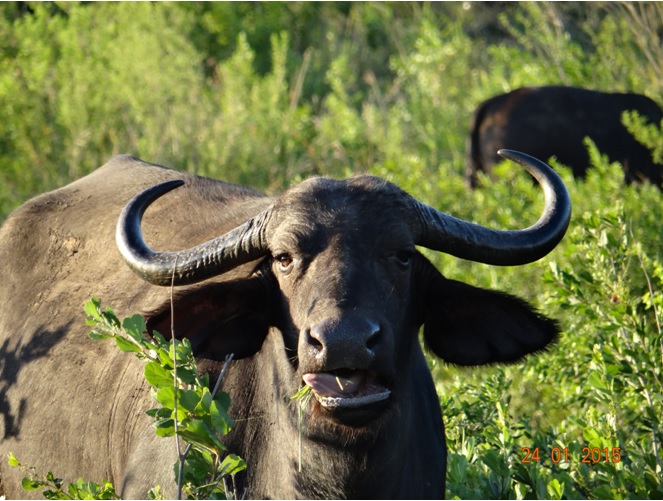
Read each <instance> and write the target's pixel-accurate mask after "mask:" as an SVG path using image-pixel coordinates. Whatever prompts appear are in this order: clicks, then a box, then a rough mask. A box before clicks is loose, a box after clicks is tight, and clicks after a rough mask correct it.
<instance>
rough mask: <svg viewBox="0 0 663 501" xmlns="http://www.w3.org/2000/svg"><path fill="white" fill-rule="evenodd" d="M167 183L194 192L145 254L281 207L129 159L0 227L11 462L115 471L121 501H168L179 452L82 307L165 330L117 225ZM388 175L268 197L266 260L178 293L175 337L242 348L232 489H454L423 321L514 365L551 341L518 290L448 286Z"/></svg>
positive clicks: (135, 374)
mask: <svg viewBox="0 0 663 501" xmlns="http://www.w3.org/2000/svg"><path fill="white" fill-rule="evenodd" d="M174 178H182V179H185V180H186V185H185V187H184V188H180V189H178V190H175V191H173V192H172V193H170V194H168V195H167V196H164V197H163V198H160V199H159V200H157V201H156V202H155V203H154V204H153V205H152V206H151V207H150V208H149V209H148V210H147V212H146V214H145V217H144V219H143V224H142V227H143V231H144V234H145V239H146V241H147V243H148V244H149V245H150V247H152V248H154V249H159V250H178V249H183V248H189V247H191V246H192V245H196V244H198V243H200V242H204V241H206V240H208V239H210V238H212V237H214V236H216V235H218V234H221V233H223V232H226V231H228V230H230V229H232V228H234V227H236V226H238V225H239V224H241V223H242V222H244V221H245V220H246V219H247V218H248V217H250V216H253V215H255V214H257V213H259V212H260V211H262V210H263V209H265V208H266V207H267V206H269V205H270V204H272V203H273V202H274V200H273V199H269V198H266V197H263V196H261V195H259V194H257V193H255V192H252V191H250V190H247V189H244V188H240V187H236V186H232V185H228V184H225V183H221V182H218V181H213V180H207V179H202V178H195V177H193V176H190V175H187V174H183V173H180V172H177V171H172V170H168V169H165V168H161V167H158V166H153V165H150V164H145V163H143V162H141V161H139V160H137V159H134V158H132V157H126V156H124V157H116V158H114V159H112V160H111V161H110V162H109V163H108V164H106V165H105V166H104V167H102V168H100V169H99V170H97V171H96V172H94V173H93V174H91V175H90V176H87V177H86V178H83V179H81V180H79V181H77V182H76V183H73V184H71V185H69V186H67V187H65V188H63V189H61V190H58V191H55V192H52V193H49V194H46V195H42V196H41V197H38V198H36V199H33V200H31V201H30V202H28V203H26V204H25V205H24V206H23V207H21V208H20V209H18V210H17V211H16V212H15V213H14V214H12V216H10V218H9V219H8V221H7V222H6V223H5V224H4V226H3V227H2V230H0V263H2V266H3V271H4V279H3V281H2V283H1V284H0V304H2V305H3V306H2V308H3V313H2V315H1V316H0V353H1V356H2V360H3V361H4V362H3V364H2V366H0V370H2V374H1V376H2V377H1V379H0V391H1V393H0V414H1V415H2V419H0V423H2V425H1V426H2V427H0V433H1V434H2V444H1V445H0V453H1V454H2V455H3V456H4V455H5V454H6V452H7V451H12V452H14V453H15V454H16V455H17V457H18V458H19V459H20V460H22V461H23V462H25V463H26V464H30V465H34V466H36V467H37V469H38V471H47V470H48V469H53V470H55V471H56V472H57V473H58V474H59V475H62V476H65V477H66V478H67V479H68V480H75V479H76V478H78V477H79V476H83V477H85V478H87V479H91V480H97V481H99V480H101V479H109V480H111V481H112V482H114V483H115V485H116V487H117V490H118V492H120V493H121V495H122V496H123V497H127V498H136V497H138V498H140V497H144V496H145V493H146V490H147V489H148V488H149V487H151V486H153V485H155V484H161V485H162V486H163V487H165V488H166V494H167V495H169V496H173V495H174V490H173V489H174V484H173V483H172V479H173V476H172V464H173V463H174V461H175V449H174V446H173V444H172V442H171V441H168V440H162V439H157V438H156V437H155V436H154V432H153V429H152V427H151V424H150V421H149V418H147V416H145V415H144V410H146V409H148V408H150V407H151V406H152V404H151V402H150V398H151V397H150V396H149V391H148V389H147V387H146V384H145V383H144V382H143V380H142V363H141V362H140V361H138V360H136V359H134V357H132V356H130V355H127V354H125V353H121V352H119V350H117V348H116V347H115V346H114V345H112V343H103V342H94V341H91V340H89V339H88V338H87V336H86V333H87V330H88V328H87V327H86V326H85V324H84V314H83V312H82V305H83V303H84V301H86V300H87V299H89V298H90V297H91V296H93V295H96V296H99V297H100V298H101V299H102V302H103V304H106V305H110V306H112V307H113V308H114V309H115V310H116V313H118V315H119V316H123V315H128V314H131V313H134V312H136V311H143V312H146V315H147V320H148V326H149V328H150V329H156V330H159V331H160V332H162V333H168V332H169V330H170V329H169V325H170V309H169V302H168V295H169V291H168V289H167V288H163V287H156V286H152V285H149V284H147V283H146V282H144V281H143V280H141V279H140V278H139V277H137V276H136V275H134V274H133V273H132V272H131V271H130V270H129V268H128V267H127V266H126V265H125V264H124V262H123V261H122V258H121V257H120V255H119V253H118V251H117V249H116V248H115V245H114V231H115V224H116V221H117V219H118V215H119V213H120V211H121V210H122V208H123V207H124V205H125V204H126V202H127V201H128V200H129V199H130V198H131V197H132V196H133V195H135V194H136V193H138V192H139V191H141V190H143V189H144V188H146V187H149V186H152V185H154V184H156V183H159V182H161V181H163V180H166V179H174ZM390 186H391V185H387V184H386V183H384V182H383V181H381V180H377V179H375V178H370V177H358V178H353V179H352V180H348V181H347V182H337V181H330V180H324V179H312V180H309V181H306V182H305V183H302V184H301V185H298V186H296V187H294V188H292V189H291V190H289V191H288V192H286V193H285V194H284V195H283V196H282V197H280V198H279V199H278V200H277V201H276V203H277V204H279V206H282V207H285V208H287V209H288V210H284V211H280V214H287V216H281V219H280V220H278V221H276V224H277V230H276V231H274V235H275V236H274V239H273V241H271V242H270V254H269V255H268V256H266V257H264V258H262V259H259V260H256V261H253V262H250V263H246V264H244V265H241V266H239V267H237V268H235V269H233V270H231V271H229V272H227V273H225V274H223V275H222V276H219V277H215V278H213V279H210V280H206V281H204V282H202V283H200V284H197V285H191V286H185V287H180V288H178V289H177V291H176V294H175V299H174V311H175V313H174V315H175V332H176V335H177V336H178V337H180V336H187V337H189V338H190V339H191V341H192V344H193V345H194V347H195V350H196V353H197V356H198V357H199V361H200V364H201V367H204V368H206V369H209V370H212V371H214V370H215V369H216V370H218V368H219V365H220V362H219V361H220V360H223V358H224V357H225V354H227V353H229V352H233V353H235V355H236V357H237V358H239V360H238V361H237V362H234V363H233V364H232V366H231V368H230V370H229V372H228V374H227V375H226V378H225V379H224V382H223V389H224V390H225V391H227V392H229V393H230V396H231V401H232V404H231V409H230V413H231V415H232V416H233V418H234V419H235V421H236V427H235V429H234V430H233V431H232V432H231V434H230V435H229V436H228V437H227V440H226V443H227V446H228V449H229V451H231V452H235V453H237V454H239V455H240V456H242V457H243V458H245V459H246V460H247V462H248V464H249V468H248V470H247V471H246V473H244V474H241V475H239V476H238V478H237V485H238V491H239V493H240V495H241V494H242V493H245V495H246V496H247V497H249V498H302V497H303V498H319V497H323V498H346V497H350V498H380V499H384V498H440V497H443V496H444V483H445V468H446V448H445V440H444V429H443V424H442V417H441V415H440V409H439V402H438V399H437V395H436V393H435V388H434V385H433V381H432V379H431V375H430V373H429V371H428V368H427V364H426V361H425V359H424V356H423V353H422V348H421V346H420V344H419V340H418V332H419V330H420V327H421V326H422V325H423V326H424V340H425V342H426V344H427V345H428V347H429V348H430V349H431V350H432V352H433V353H435V354H436V355H437V356H439V357H440V358H442V359H443V360H446V361H448V362H450V363H455V364H461V365H481V364H486V363H493V362H512V361H515V360H518V359H520V358H522V357H523V356H525V355H526V354H528V353H532V352H536V351H538V350H541V349H543V348H545V346H547V345H548V344H549V343H550V342H551V341H553V340H554V338H555V336H556V335H557V332H558V329H557V326H556V325H555V323H554V322H553V321H552V320H549V319H547V318H545V317H543V316H541V315H539V314H538V313H536V312H535V311H533V310H532V309H531V308H530V307H529V306H528V305H527V304H526V303H524V302H523V301H521V300H519V299H517V298H514V297H512V296H509V295H506V294H503V293H498V292H493V291H486V290H481V289H477V288H474V287H472V286H470V285H466V284H462V283H459V282H455V281H452V280H448V279H446V278H444V277H443V276H442V275H441V274H440V273H439V272H438V271H437V270H436V269H435V268H434V267H433V266H432V265H431V264H430V263H429V262H428V261H427V260H426V259H425V258H424V257H423V256H422V255H421V254H420V253H419V252H418V251H417V250H416V248H415V247H414V242H413V241H412V237H411V235H410V232H409V230H408V228H407V227H405V226H404V224H403V222H402V218H401V217H400V211H401V207H400V205H399V203H398V202H397V201H395V199H394V197H393V196H392V194H393V190H392V189H391V188H390ZM337 377H338V379H339V381H340V382H339V383H337V384H338V385H339V386H338V388H337V387H335V385H334V382H335V380H336V378H337ZM303 381H306V382H307V383H309V384H310V385H311V386H312V387H313V389H314V391H315V393H316V398H314V399H312V400H311V401H310V403H309V404H308V406H307V407H306V408H305V409H304V417H303V423H304V426H303V437H304V439H303V453H302V458H301V459H302V471H301V472H299V471H298V469H297V464H298V462H299V455H298V436H299V432H298V423H297V408H296V406H294V405H293V404H292V402H291V399H290V397H291V396H292V395H293V394H294V393H295V392H296V391H297V390H298V389H299V388H300V387H301V385H302V384H303ZM338 402H340V404H339V403H338ZM0 474H1V475H2V478H3V482H4V485H5V490H6V494H7V496H8V497H17V496H18V497H22V496H25V495H26V493H24V492H23V491H21V490H20V488H19V487H17V485H18V484H17V482H19V479H20V477H21V476H22V474H21V472H18V471H14V470H12V469H7V467H6V466H5V464H4V462H3V464H1V465H0Z"/></svg>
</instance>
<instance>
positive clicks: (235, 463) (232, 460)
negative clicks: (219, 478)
mask: <svg viewBox="0 0 663 501" xmlns="http://www.w3.org/2000/svg"><path fill="white" fill-rule="evenodd" d="M245 469H246V461H244V460H243V459H242V458H241V457H239V456H238V455H236V454H228V455H227V456H226V457H225V458H223V461H222V462H221V466H220V467H219V470H220V472H221V475H235V474H236V473H239V472H240V471H242V470H245Z"/></svg>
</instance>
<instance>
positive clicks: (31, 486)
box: [21, 477, 47, 491]
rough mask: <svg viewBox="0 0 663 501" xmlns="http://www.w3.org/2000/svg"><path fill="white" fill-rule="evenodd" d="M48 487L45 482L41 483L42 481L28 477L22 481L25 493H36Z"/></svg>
mask: <svg viewBox="0 0 663 501" xmlns="http://www.w3.org/2000/svg"><path fill="white" fill-rule="evenodd" d="M46 485H47V484H46V483H45V482H41V481H40V480H33V479H31V478H28V477H25V478H24V479H23V480H22V481H21V487H23V490H24V491H36V490H37V489H40V488H42V487H45V486H46Z"/></svg>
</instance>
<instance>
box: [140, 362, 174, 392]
mask: <svg viewBox="0 0 663 501" xmlns="http://www.w3.org/2000/svg"><path fill="white" fill-rule="evenodd" d="M145 379H146V380H147V382H148V383H150V384H151V385H152V386H154V387H155V388H163V387H166V386H173V384H174V379H173V374H172V373H171V372H170V371H168V370H166V369H164V368H163V367H162V366H161V365H159V364H158V363H156V362H148V363H147V365H145Z"/></svg>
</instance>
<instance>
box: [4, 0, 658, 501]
mask: <svg viewBox="0 0 663 501" xmlns="http://www.w3.org/2000/svg"><path fill="white" fill-rule="evenodd" d="M662 37H663V7H661V4H657V3H604V2H591V3H576V2H572V3H505V2H494V3H491V2H476V3H469V2H462V3H460V2H448V3H447V2H444V3H440V4H428V3H372V2H371V3H343V2H323V3H317V2H316V3H313V2H311V3H309V2H306V3H279V2H275V3H260V2H257V3H252V2H234V3H143V2H141V3H133V2H128V3H83V4H80V3H59V2H55V3H24V2H14V3H2V4H0V220H2V219H4V218H5V217H6V216H7V214H8V213H9V212H10V211H11V210H12V209H13V208H15V207H17V206H18V205H19V204H20V203H21V202H23V201H25V200H26V199H27V198H29V197H30V196H33V195H35V194H37V193H40V192H43V191H46V190H50V189H54V188H56V187H58V186H62V185H64V184H66V183H68V182H70V181H72V180H73V179H76V178H78V177H80V176H82V175H84V174H86V173H88V172H91V171H92V170H94V169H95V168H97V167H99V166H100V165H102V164H103V163H104V162H105V161H106V160H107V159H108V158H110V157H111V156H112V155H115V154H118V153H131V154H134V155H136V156H138V157H141V158H143V159H145V160H148V161H151V162H155V163H161V164H163V165H167V166H170V167H174V168H178V169H183V170H188V171H191V172H195V173H198V174H202V175H208V176H212V177H217V178H221V179H225V180H228V181H232V182H238V183H243V184H249V185H251V186H252V187H256V188H260V189H263V190H266V191H268V192H278V191H279V190H281V189H283V188H285V187H287V186H289V185H291V184H293V183H295V182H297V181H298V180H300V179H302V178H304V177H306V176H310V175H316V174H324V175H330V176H336V177H342V176H347V175H350V174H352V173H356V172H370V173H373V174H376V175H380V176H383V177H386V178H389V179H390V180H392V181H393V182H395V183H397V184H399V185H400V186H401V187H403V188H404V189H406V190H408V191H409V192H410V193H412V194H413V195H415V196H417V197H418V198H419V199H421V200H423V201H425V202H427V203H429V204H431V205H433V206H436V207H437V208H439V209H440V210H444V211H447V212H450V213H452V214H454V215H456V216H458V217H461V218H465V219H469V220H473V221H477V222H481V223H483V224H486V225H491V226H494V227H499V228H517V227H523V226H526V225H529V224H531V223H532V222H533V221H534V220H535V219H536V217H537V214H538V212H539V211H540V209H541V205H542V204H541V202H540V193H539V192H538V191H537V190H536V188H535V187H533V186H532V183H531V182H530V181H529V179H527V178H526V176H525V175H523V174H521V173H519V172H518V170H517V169H516V168H514V167H513V166H512V165H504V166H503V167H502V168H500V169H498V178H497V180H496V181H495V182H492V183H491V182H487V183H485V186H484V188H483V189H480V190H477V191H475V192H473V193H470V192H468V191H467V190H466V189H465V187H464V183H463V177H462V173H463V169H464V150H465V140H466V136H467V133H468V127H469V119H470V115H471V113H472V111H473V109H474V107H475V106H476V105H477V104H478V103H479V102H480V101H482V100H483V99H486V98H488V97H491V96H492V95H494V94H497V93H502V92H507V91H510V90H513V89H515V88H517V87H520V86H523V85H541V84H565V85H577V86H584V87H589V88H593V89H598V90H604V91H633V92H638V93H642V94H645V95H647V96H649V97H651V98H652V99H654V100H655V101H657V102H658V103H663V43H662V41H661V38H662ZM658 137H659V139H658V141H659V143H660V142H661V141H663V139H661V138H660V130H659V131H658ZM589 146H590V147H591V145H589ZM553 163H554V160H553ZM592 163H593V166H594V170H593V171H592V174H591V175H590V176H589V177H588V178H587V179H586V180H585V181H582V182H580V181H575V180H573V179H572V178H571V177H570V174H569V172H568V171H567V170H566V169H565V168H564V167H563V166H560V165H556V167H557V168H558V169H559V171H560V172H561V173H562V175H563V176H564V179H565V181H566V182H567V185H568V187H569V190H570V192H571V196H572V198H573V201H574V215H573V221H572V226H571V230H570V232H569V235H568V237H567V238H565V240H564V241H563V243H562V244H561V245H560V246H559V247H558V249H556V250H555V251H554V252H553V253H552V254H551V255H550V256H549V257H548V258H546V259H543V260H541V261H540V262H537V263H534V264H532V265H529V266H526V267H520V268H499V269H497V268H492V267H488V266H485V265H479V264H474V263H468V262H463V261H459V260H457V259H454V258H451V257H448V256H441V255H434V254H433V253H428V255H429V256H430V257H431V259H433V260H434V262H435V263H436V264H437V265H438V266H440V267H441V269H443V270H444V273H445V274H446V275H447V276H449V277H452V278H455V279H458V280H463V281H466V282H469V283H472V284H475V285H479V286H485V287H492V288H498V289H501V290H506V291H509V292H512V293H516V294H518V295H521V296H524V297H526V298H527V299H529V300H530V301H532V302H533V303H534V304H535V305H536V306H537V307H538V308H540V309H541V310H542V311H543V312H545V313H546V314H548V315H551V316H554V317H556V318H558V319H559V320H560V323H561V325H562V327H563V329H564V333H563V335H562V337H561V339H560V341H559V343H558V344H557V345H556V346H555V347H553V348H552V349H551V350H549V351H548V352H546V353H544V354H542V355H540V356H537V357H532V358H531V359H529V360H527V361H526V362H525V363H523V364H517V365H513V366H509V367H490V368H483V369H475V370H465V369H463V370H461V369H458V368H453V367H448V366H445V365H444V364H443V363H441V362H439V361H436V360H433V359H431V362H430V363H431V368H432V370H433V374H434V377H435V380H436V383H437V385H438V387H439V393H440V395H441V405H442V408H443V412H444V415H445V419H446V426H447V435H448V437H449V449H450V460H449V471H448V491H447V496H448V497H460V498H535V497H539V498H570V499H581V498H590V499H593V498H604V499H621V498H655V499H656V498H658V499H661V498H662V497H663V472H662V469H661V462H662V458H661V455H662V452H661V445H662V442H663V426H662V422H663V418H662V415H663V371H662V367H663V338H662V334H661V321H662V320H663V315H662V314H661V309H663V287H662V285H663V257H662V255H661V254H662V251H661V249H662V239H663V236H662V233H663V232H662V231H661V228H662V226H661V221H663V204H662V203H661V202H662V200H661V193H660V192H659V191H658V190H657V189H655V188H653V187H651V186H629V187H626V186H622V182H621V169H620V166H619V165H608V164H607V162H606V161H605V159H603V158H602V157H601V155H600V152H598V151H593V160H592ZM523 447H527V448H530V449H534V448H536V447H538V448H539V450H540V453H541V460H540V462H538V463H537V462H532V463H524V462H523V461H522V460H523V458H524V453H523V451H522V448H523ZM553 447H558V448H560V449H563V448H568V450H569V452H570V457H569V461H568V462H564V461H562V462H559V463H557V464H554V463H553V462H552V461H551V458H550V456H551V451H552V449H553ZM583 447H589V448H595V447H596V448H599V449H601V450H603V449H604V448H608V449H609V450H612V449H613V448H619V450H620V452H621V458H620V461H619V462H610V461H608V462H606V461H604V460H602V461H599V462H596V463H594V462H590V463H583V462H582V461H581V460H582V457H583V454H582V448H583ZM16 452H17V453H19V452H20V451H16ZM405 459H406V458H405ZM249 468H250V465H249Z"/></svg>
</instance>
